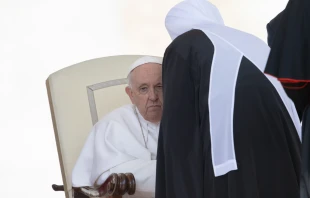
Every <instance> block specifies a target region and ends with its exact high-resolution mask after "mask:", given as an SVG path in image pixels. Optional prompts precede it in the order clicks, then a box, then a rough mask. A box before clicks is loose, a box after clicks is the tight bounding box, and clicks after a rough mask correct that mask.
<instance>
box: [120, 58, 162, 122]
mask: <svg viewBox="0 0 310 198" xmlns="http://www.w3.org/2000/svg"><path fill="white" fill-rule="evenodd" d="M130 78H131V88H130V87H127V88H126V93H127V94H128V96H129V97H130V100H131V102H132V103H133V104H134V105H136V106H137V108H138V110H139V112H140V113H141V115H142V116H143V118H144V119H145V120H147V121H150V122H153V123H157V122H159V121H160V120H161V116H162V108H163V102H162V101H163V94H162V67H161V65H159V64H156V63H146V64H143V65H141V66H139V67H137V68H135V69H134V70H133V71H132V72H131V76H130Z"/></svg>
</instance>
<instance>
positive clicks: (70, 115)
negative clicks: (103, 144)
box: [46, 55, 142, 198]
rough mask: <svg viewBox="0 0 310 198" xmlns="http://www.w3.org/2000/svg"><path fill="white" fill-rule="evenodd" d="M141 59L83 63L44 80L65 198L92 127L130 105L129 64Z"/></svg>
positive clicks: (69, 193)
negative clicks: (107, 115) (127, 78)
mask: <svg viewBox="0 0 310 198" xmlns="http://www.w3.org/2000/svg"><path fill="white" fill-rule="evenodd" d="M141 56H142V55H122V56H111V57H104V58H98V59H93V60H89V61H85V62H82V63H78V64H75V65H73V66H70V67H67V68H64V69H62V70H59V71H57V72H55V73H53V74H51V75H50V76H49V77H48V79H47V80H46V86H47V91H48V98H49V102H50V109H51V114H52V120H53V126H54V131H55V139H56V144H57V151H58V156H59V162H60V167H61V172H62V178H63V183H64V189H65V193H66V198H72V190H71V189H72V185H71V173H72V169H73V167H74V165H75V162H76V160H77V158H78V156H79V154H80V151H81V149H82V147H83V145H84V143H85V141H86V138H87V136H88V134H89V132H90V130H91V128H92V126H93V125H94V124H95V123H96V122H97V121H98V119H100V118H101V117H102V116H104V115H105V114H107V113H109V112H110V111H112V110H114V109H115V108H117V107H120V106H122V105H124V104H130V100H129V98H128V96H127V95H126V93H125V87H126V83H127V82H126V75H127V71H128V67H129V65H130V64H132V63H133V62H134V61H135V60H136V59H138V58H139V57H141Z"/></svg>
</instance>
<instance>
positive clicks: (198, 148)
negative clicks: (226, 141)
mask: <svg viewBox="0 0 310 198" xmlns="http://www.w3.org/2000/svg"><path fill="white" fill-rule="evenodd" d="M213 53H214V46H213V44H212V42H211V41H210V39H209V38H208V37H207V36H206V35H205V34H204V33H203V32H202V31H200V30H191V31H189V32H186V33H184V34H182V35H180V36H179V37H177V38H176V39H175V40H174V41H173V42H172V43H171V44H170V46H169V47H168V48H167V49H166V52H165V56H164V60H163V96H164V110H163V117H162V121H161V126H160V132H159V142H158V151H157V170H156V171H157V172H156V174H157V176H156V198H299V175H300V161H301V160H300V157H301V156H300V140H299V137H298V134H297V132H296V128H295V126H294V124H293V122H292V120H291V118H290V115H289V113H288V112H287V110H286V108H285V106H284V104H283V102H282V100H281V98H280V96H279V94H278V93H277V91H276V89H275V88H274V87H273V85H272V84H271V83H270V81H269V80H268V79H267V78H266V77H265V75H264V74H263V73H262V72H260V71H259V69H258V68H257V67H256V66H255V65H253V63H252V62H251V61H249V60H248V59H247V58H246V57H243V58H242V61H241V65H240V69H239V74H238V78H237V84H236V91H235V104H234V105H235V106H234V121H233V122H234V145H235V153H236V159H237V165H238V170H235V171H230V172H228V173H227V174H225V175H223V176H218V177H215V176H214V171H213V166H212V161H211V142H210V126H209V110H208V94H209V83H210V78H209V77H210V70H211V64H212V59H213ZM227 67H229V65H227ZM223 81H225V79H223ZM219 111H220V109H219ZM223 124H224V125H225V124H227V123H225V122H223ZM223 138H225V137H223Z"/></svg>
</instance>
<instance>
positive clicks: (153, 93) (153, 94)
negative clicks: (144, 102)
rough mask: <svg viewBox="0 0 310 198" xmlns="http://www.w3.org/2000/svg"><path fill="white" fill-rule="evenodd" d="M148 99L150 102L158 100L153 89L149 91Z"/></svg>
mask: <svg viewBox="0 0 310 198" xmlns="http://www.w3.org/2000/svg"><path fill="white" fill-rule="evenodd" d="M149 99H150V100H157V99H158V93H157V92H156V90H155V89H151V90H150V91H149Z"/></svg>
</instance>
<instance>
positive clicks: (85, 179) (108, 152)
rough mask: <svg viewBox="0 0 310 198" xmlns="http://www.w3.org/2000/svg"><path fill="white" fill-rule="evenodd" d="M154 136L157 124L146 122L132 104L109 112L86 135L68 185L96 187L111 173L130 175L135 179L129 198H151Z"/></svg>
mask: <svg viewBox="0 0 310 198" xmlns="http://www.w3.org/2000/svg"><path fill="white" fill-rule="evenodd" d="M140 124H141V125H140ZM158 133H159V124H154V123H151V122H148V121H146V120H145V119H144V118H143V117H142V116H141V114H140V113H139V111H138V109H137V108H136V107H135V106H134V105H125V106H123V107H120V108H118V109H116V110H114V111H112V112H111V113H109V114H108V115H106V116H105V117H104V118H102V119H101V120H100V121H99V122H98V123H96V124H95V125H94V127H93V129H92V131H91V132H90V134H89V136H88V138H87V140H86V143H85V145H84V147H83V149H82V151H81V154H80V156H79V158H78V160H77V162H76V164H75V167H74V169H73V172H72V186H73V187H82V186H98V185H100V184H102V183H103V182H104V181H105V180H106V179H107V178H108V176H109V175H110V174H112V173H126V172H130V173H133V174H134V176H135V179H136V192H135V194H134V195H131V196H130V197H155V177H156V155H157V142H158ZM124 197H126V196H124Z"/></svg>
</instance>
